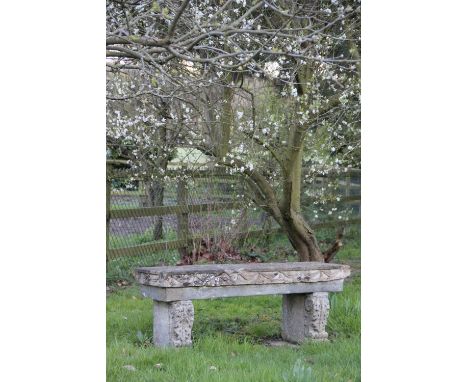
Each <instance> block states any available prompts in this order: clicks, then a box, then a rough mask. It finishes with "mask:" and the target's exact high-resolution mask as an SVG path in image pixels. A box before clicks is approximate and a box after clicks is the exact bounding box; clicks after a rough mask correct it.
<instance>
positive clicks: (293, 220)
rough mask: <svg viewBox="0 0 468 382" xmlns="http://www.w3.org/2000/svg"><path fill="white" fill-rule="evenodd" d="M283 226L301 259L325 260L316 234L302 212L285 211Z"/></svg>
mask: <svg viewBox="0 0 468 382" xmlns="http://www.w3.org/2000/svg"><path fill="white" fill-rule="evenodd" d="M283 222H284V223H283V224H282V227H283V229H284V230H285V232H286V234H287V236H288V239H289V242H290V243H291V245H292V246H293V248H294V249H295V250H296V251H297V254H298V256H299V261H320V262H323V261H324V256H323V254H322V251H321V250H320V248H319V246H318V243H317V239H316V238H315V234H314V232H313V231H312V229H311V228H310V226H309V225H308V224H307V222H306V221H305V220H304V218H303V217H302V215H300V214H297V213H295V214H290V213H286V214H285V213H283Z"/></svg>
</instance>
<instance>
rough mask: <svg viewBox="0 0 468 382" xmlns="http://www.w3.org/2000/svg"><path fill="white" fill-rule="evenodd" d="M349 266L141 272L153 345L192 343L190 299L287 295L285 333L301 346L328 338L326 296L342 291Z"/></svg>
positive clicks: (292, 265)
mask: <svg viewBox="0 0 468 382" xmlns="http://www.w3.org/2000/svg"><path fill="white" fill-rule="evenodd" d="M349 274H350V268H349V267H348V266H347V265H340V264H326V263H316V262H301V263H250V264H209V265H188V266H176V267H148V268H137V269H136V270H135V277H136V279H137V281H138V282H139V283H140V284H141V292H142V294H143V296H145V297H149V298H152V299H153V301H154V310H153V341H154V344H155V346H187V345H191V344H192V325H193V319H194V309H193V304H192V301H191V300H194V299H209V298H216V297H234V296H259V295H269V294H282V295H283V320H282V329H281V335H282V337H283V339H284V340H286V341H289V342H293V343H301V342H304V341H305V340H308V339H313V340H325V339H327V337H328V334H327V332H326V331H325V326H326V323H327V318H328V310H329V301H328V292H339V291H341V290H343V281H344V279H345V278H346V277H348V276H349Z"/></svg>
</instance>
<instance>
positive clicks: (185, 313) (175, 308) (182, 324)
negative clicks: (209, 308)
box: [153, 300, 194, 347]
mask: <svg viewBox="0 0 468 382" xmlns="http://www.w3.org/2000/svg"><path fill="white" fill-rule="evenodd" d="M193 318H194V309H193V304H192V301H190V300H188V301H174V302H162V301H154V309H153V343H154V345H155V346H177V347H179V346H190V345H192V326H193Z"/></svg>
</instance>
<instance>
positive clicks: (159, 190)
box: [147, 180, 164, 240]
mask: <svg viewBox="0 0 468 382" xmlns="http://www.w3.org/2000/svg"><path fill="white" fill-rule="evenodd" d="M147 195H148V207H158V206H162V205H164V185H163V182H162V181H160V180H153V181H150V182H148V183H147ZM153 224H154V226H153V235H152V236H153V240H161V239H162V238H163V217H162V216H155V217H154V222H153Z"/></svg>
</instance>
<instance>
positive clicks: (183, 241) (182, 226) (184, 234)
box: [106, 161, 361, 260]
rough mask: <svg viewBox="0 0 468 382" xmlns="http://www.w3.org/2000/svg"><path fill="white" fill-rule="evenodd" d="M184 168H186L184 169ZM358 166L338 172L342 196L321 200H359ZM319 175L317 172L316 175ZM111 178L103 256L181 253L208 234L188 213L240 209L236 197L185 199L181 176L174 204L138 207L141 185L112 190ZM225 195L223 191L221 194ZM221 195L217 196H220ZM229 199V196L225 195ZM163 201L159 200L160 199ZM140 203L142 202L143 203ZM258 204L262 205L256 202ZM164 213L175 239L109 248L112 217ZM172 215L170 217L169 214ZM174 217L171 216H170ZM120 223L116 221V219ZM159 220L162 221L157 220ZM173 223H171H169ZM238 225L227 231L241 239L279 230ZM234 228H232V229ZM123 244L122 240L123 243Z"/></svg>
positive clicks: (339, 223) (346, 222)
mask: <svg viewBox="0 0 468 382" xmlns="http://www.w3.org/2000/svg"><path fill="white" fill-rule="evenodd" d="M107 163H108V165H109V166H108V167H111V168H112V167H113V166H118V165H122V164H123V163H122V162H121V161H108V162H107ZM185 171H186V170H185ZM359 173H360V171H359V170H354V171H349V172H348V173H345V174H341V176H345V178H344V179H343V180H339V181H338V184H339V185H340V186H343V188H344V196H341V197H340V198H336V197H330V198H325V199H324V201H325V202H326V203H330V202H332V203H336V204H340V205H341V204H347V203H349V204H353V203H356V202H359V201H360V199H361V196H360V195H351V190H352V189H356V188H359V187H360V185H359V183H356V182H354V181H352V179H351V178H352V177H353V176H356V174H359ZM192 175H197V176H198V178H207V177H208V176H211V177H213V178H216V179H219V178H222V179H224V178H226V177H235V176H236V175H231V174H226V173H223V172H222V171H216V172H215V173H213V172H209V171H203V170H202V171H201V172H200V171H199V172H197V173H196V174H192ZM318 176H319V177H320V176H321V175H318ZM333 177H334V175H333V174H330V175H329V176H323V178H333ZM322 182H324V180H323V179H322ZM111 188H112V182H111V180H110V178H108V181H107V198H106V199H107V203H106V207H107V211H106V223H107V224H106V258H107V260H110V259H114V258H118V257H122V256H138V255H140V254H141V255H143V254H148V253H154V252H158V251H166V250H179V253H180V255H181V256H183V254H185V253H187V250H188V248H189V247H191V246H193V245H197V244H199V243H200V242H201V240H203V239H206V238H207V237H209V235H210V232H209V230H206V231H203V234H200V233H198V234H195V233H194V234H191V232H190V229H189V218H188V217H189V214H202V213H209V212H217V211H228V210H231V211H232V210H239V209H242V207H243V204H242V203H240V202H239V201H236V200H234V201H232V198H231V199H230V200H231V201H229V202H220V201H216V202H210V203H188V198H187V192H188V189H187V183H186V181H185V180H183V179H179V180H178V182H177V187H176V190H177V196H176V203H177V204H176V205H157V206H154V204H153V205H152V206H149V207H141V205H142V204H141V203H142V201H143V199H144V198H145V197H146V194H145V190H144V189H142V188H141V187H140V188H139V189H138V190H135V191H123V192H119V193H113V192H112V190H111ZM113 196H122V197H130V196H131V197H134V198H136V200H138V203H139V205H140V207H132V208H129V207H126V206H125V205H123V206H119V207H118V208H112V205H111V199H112V197H113ZM224 196H225V195H223V197H224ZM218 199H219V198H218ZM222 199H223V198H221V200H222ZM228 200H229V199H228ZM161 204H163V203H161ZM143 205H144V204H143ZM258 207H262V206H258ZM166 215H175V220H176V221H177V229H176V230H175V235H176V239H175V240H163V239H160V240H153V241H149V242H146V243H144V244H138V245H125V246H122V247H119V248H110V246H109V241H110V225H111V221H112V220H119V221H120V222H122V219H134V218H148V217H154V218H155V219H160V220H161V219H162V218H163V217H164V216H166ZM171 219H174V218H171ZM172 221H174V220H172ZM359 223H360V216H358V217H354V218H348V219H343V220H334V221H326V222H322V223H316V224H313V225H312V226H311V227H312V228H313V229H320V228H326V227H338V226H343V225H351V224H359ZM117 224H120V223H117ZM160 224H162V222H160ZM172 224H173V223H172ZM245 228H246V227H244V229H242V228H239V230H240V231H238V232H231V231H229V233H228V234H229V235H230V236H231V237H233V238H236V239H242V238H243V237H248V236H249V235H252V236H253V235H256V236H258V235H261V234H275V233H283V231H282V229H281V228H276V227H275V228H271V227H270V228H264V229H256V230H246V229H245ZM233 231H235V230H233ZM124 244H126V243H124Z"/></svg>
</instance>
